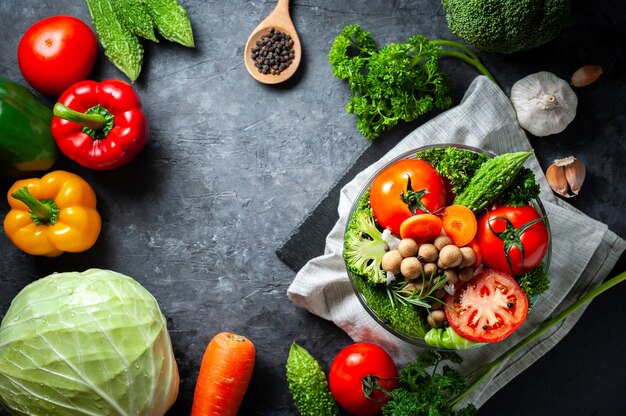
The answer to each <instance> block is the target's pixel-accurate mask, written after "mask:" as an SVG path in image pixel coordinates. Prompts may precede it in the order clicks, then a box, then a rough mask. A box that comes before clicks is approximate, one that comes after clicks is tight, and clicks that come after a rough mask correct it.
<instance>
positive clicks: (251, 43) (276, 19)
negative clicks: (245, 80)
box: [243, 0, 302, 84]
mask: <svg viewBox="0 0 626 416" xmlns="http://www.w3.org/2000/svg"><path fill="white" fill-rule="evenodd" d="M271 28H274V29H276V30H278V31H281V32H283V33H286V34H288V35H289V36H291V39H292V40H293V51H294V58H293V61H292V62H291V65H289V66H288V67H287V68H285V69H284V70H283V71H282V72H281V73H280V74H278V75H271V74H262V73H261V72H259V70H258V69H257V67H255V66H254V60H253V59H252V48H254V47H255V46H256V42H257V41H259V40H260V39H261V38H262V37H263V36H265V35H267V34H268V33H269V31H270V29H271ZM243 53H244V62H245V64H246V68H247V69H248V72H249V73H250V75H252V78H254V79H256V80H257V81H259V82H262V83H264V84H278V83H280V82H283V81H286V80H288V79H289V78H291V76H292V75H293V74H294V73H295V72H296V70H297V69H298V66H299V65H300V58H301V57H302V50H301V47H300V39H299V38H298V32H296V27H295V26H294V25H293V22H292V21H291V17H290V16H289V0H278V3H277V4H276V8H274V11H273V12H272V13H270V15H269V16H267V17H266V18H265V20H263V21H262V22H261V23H260V24H259V25H258V26H257V27H256V28H255V29H254V30H253V31H252V34H251V35H250V37H249V38H248V42H246V47H245V49H244V52H243Z"/></svg>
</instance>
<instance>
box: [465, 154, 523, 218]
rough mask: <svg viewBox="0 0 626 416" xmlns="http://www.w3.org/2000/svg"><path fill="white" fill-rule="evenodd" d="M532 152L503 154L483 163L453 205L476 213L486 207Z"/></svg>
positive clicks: (508, 184) (507, 183) (508, 183)
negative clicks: (463, 206) (461, 206)
mask: <svg viewBox="0 0 626 416" xmlns="http://www.w3.org/2000/svg"><path fill="white" fill-rule="evenodd" d="M532 154H533V152H515V153H505V154H502V155H499V156H496V157H494V158H492V159H489V160H487V161H486V162H485V163H483V164H482V165H481V166H480V167H479V168H478V170H477V171H476V173H475V174H474V176H473V177H472V179H471V180H470V182H469V183H468V184H467V187H466V188H465V189H464V190H463V191H462V192H461V193H460V194H459V195H457V196H456V198H454V204H455V205H465V206H466V207H468V208H469V209H471V210H472V211H474V212H476V211H479V210H481V209H483V208H486V207H488V206H489V205H490V204H491V203H493V202H494V201H495V200H496V199H497V198H498V196H500V194H501V193H502V192H503V191H504V190H505V189H506V188H508V187H509V186H510V185H511V184H512V183H513V182H514V181H515V178H516V176H517V174H518V173H519V171H520V170H521V169H522V166H523V165H524V162H525V161H526V159H528V158H529V157H530V155H532Z"/></svg>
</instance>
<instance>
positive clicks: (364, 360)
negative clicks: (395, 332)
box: [328, 342, 398, 416]
mask: <svg viewBox="0 0 626 416" xmlns="http://www.w3.org/2000/svg"><path fill="white" fill-rule="evenodd" d="M372 383H377V384H378V385H379V386H380V387H382V388H383V389H384V390H381V389H380V388H372V389H370V390H371V393H369V394H370V398H367V397H366V396H365V393H364V391H368V387H367V386H368V385H372ZM328 385H329V387H330V392H331V393H332V395H333V397H334V398H335V400H336V401H337V403H339V405H340V406H341V407H342V408H344V409H345V410H347V411H348V412H350V413H351V414H353V415H356V416H369V415H375V414H378V413H380V410H381V409H382V407H383V405H384V404H385V403H387V402H388V401H389V398H388V396H387V394H386V393H385V390H386V391H388V392H389V391H391V390H393V389H395V388H396V387H397V386H398V369H397V368H396V365H395V364H394V362H393V359H392V358H391V357H390V356H389V354H387V352H386V351H385V350H384V349H382V348H381V347H379V346H378V345H375V344H370V343H366V342H361V343H356V344H352V345H350V346H348V347H346V348H344V349H343V350H341V351H340V352H339V354H337V356H336V357H335V359H334V360H333V363H332V364H331V365H330V370H329V373H328ZM374 387H376V384H374Z"/></svg>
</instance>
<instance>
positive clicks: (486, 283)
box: [444, 269, 528, 342]
mask: <svg viewBox="0 0 626 416" xmlns="http://www.w3.org/2000/svg"><path fill="white" fill-rule="evenodd" d="M444 302H445V304H446V305H451V307H450V308H446V318H447V319H448V323H449V324H450V327H451V328H452V329H454V330H455V331H456V332H457V333H458V334H459V335H461V336H463V337H465V338H467V339H471V340H474V341H478V342H497V341H500V340H503V339H504V338H506V337H508V336H509V335H511V333H513V331H515V330H516V329H517V328H518V327H519V326H520V325H521V324H522V322H524V320H525V319H526V315H527V314H528V298H527V297H526V294H525V293H524V291H523V290H522V288H521V287H520V286H519V285H518V284H517V282H516V281H515V279H513V278H512V277H511V276H509V275H508V274H504V273H500V272H498V271H496V270H491V269H485V270H483V271H482V272H480V273H479V274H477V275H476V276H474V278H473V279H472V280H470V281H469V282H467V283H463V284H462V285H461V286H459V287H457V288H456V291H455V293H454V295H446V297H445V299H444Z"/></svg>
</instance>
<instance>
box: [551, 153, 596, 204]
mask: <svg viewBox="0 0 626 416" xmlns="http://www.w3.org/2000/svg"><path fill="white" fill-rule="evenodd" d="M585 174H586V168H585V164H584V163H583V162H582V161H581V160H578V159H576V158H575V157H574V156H569V157H566V158H563V159H557V160H555V161H554V163H553V164H551V165H550V166H549V167H548V169H547V170H546V180H547V181H548V184H549V185H550V188H552V190H553V191H554V192H556V193H557V194H559V195H561V196H564V197H565V198H571V197H573V196H576V195H578V192H580V188H581V187H582V185H583V182H584V181H585Z"/></svg>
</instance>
